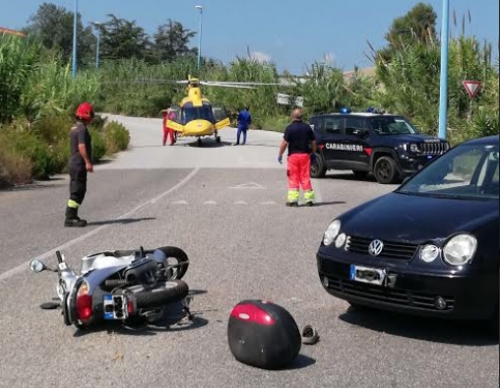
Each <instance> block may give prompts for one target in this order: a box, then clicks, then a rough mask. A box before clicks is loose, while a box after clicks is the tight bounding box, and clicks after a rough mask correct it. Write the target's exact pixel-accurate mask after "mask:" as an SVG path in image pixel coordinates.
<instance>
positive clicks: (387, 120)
mask: <svg viewBox="0 0 500 388" xmlns="http://www.w3.org/2000/svg"><path fill="white" fill-rule="evenodd" d="M370 121H371V124H372V127H373V130H374V131H375V132H376V133H377V134H379V135H408V134H416V133H419V131H418V129H417V128H416V127H415V126H414V125H412V124H411V123H410V122H409V121H408V120H407V119H405V118H404V117H399V116H386V117H374V118H372V119H371V120H370Z"/></svg>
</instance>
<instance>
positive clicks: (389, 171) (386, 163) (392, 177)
mask: <svg viewBox="0 0 500 388" xmlns="http://www.w3.org/2000/svg"><path fill="white" fill-rule="evenodd" d="M373 173H374V175H375V178H376V179H377V181H378V182H379V183H381V184H384V185H387V184H391V183H395V182H396V180H397V179H398V176H399V173H398V166H397V165H396V162H395V161H394V159H392V158H391V157H390V156H382V157H380V158H378V159H377V161H376V162H375V168H374V170H373Z"/></svg>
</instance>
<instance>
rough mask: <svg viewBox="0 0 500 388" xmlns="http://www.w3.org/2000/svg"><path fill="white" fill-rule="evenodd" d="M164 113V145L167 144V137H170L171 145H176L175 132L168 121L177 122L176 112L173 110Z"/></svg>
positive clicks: (169, 109) (168, 109) (163, 111)
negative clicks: (168, 124)
mask: <svg viewBox="0 0 500 388" xmlns="http://www.w3.org/2000/svg"><path fill="white" fill-rule="evenodd" d="M162 113H163V145H164V146H165V144H167V137H170V145H171V146H173V145H174V144H175V137H174V130H173V129H172V128H170V127H168V126H167V120H172V121H174V120H175V112H174V111H173V110H172V109H171V108H167V109H165V110H162Z"/></svg>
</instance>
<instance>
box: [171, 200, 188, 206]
mask: <svg viewBox="0 0 500 388" xmlns="http://www.w3.org/2000/svg"><path fill="white" fill-rule="evenodd" d="M173 204H174V205H187V204H188V203H187V202H186V201H184V200H182V201H176V202H174V203H173Z"/></svg>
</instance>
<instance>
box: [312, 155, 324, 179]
mask: <svg viewBox="0 0 500 388" xmlns="http://www.w3.org/2000/svg"><path fill="white" fill-rule="evenodd" d="M325 175H326V165H325V161H324V159H323V156H322V155H321V154H318V153H316V161H315V162H314V163H311V178H323V177H324V176H325Z"/></svg>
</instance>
